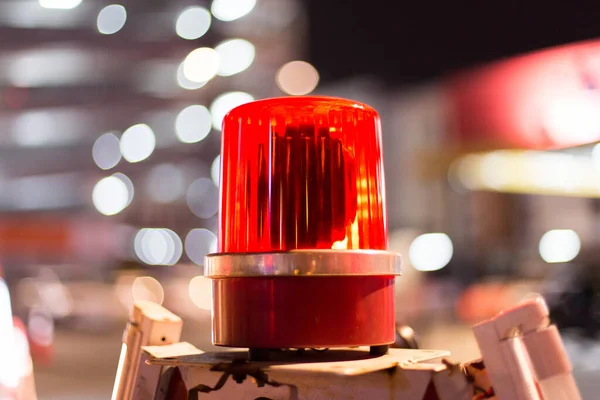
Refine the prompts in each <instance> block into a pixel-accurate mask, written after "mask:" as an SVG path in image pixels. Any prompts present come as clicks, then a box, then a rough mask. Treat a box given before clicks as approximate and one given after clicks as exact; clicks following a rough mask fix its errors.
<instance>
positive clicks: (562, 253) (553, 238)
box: [539, 229, 581, 263]
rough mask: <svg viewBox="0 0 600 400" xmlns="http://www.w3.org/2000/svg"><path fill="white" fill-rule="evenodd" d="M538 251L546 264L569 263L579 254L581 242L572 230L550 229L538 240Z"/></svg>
mask: <svg viewBox="0 0 600 400" xmlns="http://www.w3.org/2000/svg"><path fill="white" fill-rule="evenodd" d="M539 250H540V256H541V257H542V259H543V260H544V261H546V262H547V263H564V262H569V261H571V260H573V259H574V258H575V257H577V255H578V254H579V250H581V240H580V239H579V235H577V232H575V231H574V230H572V229H552V230H550V231H548V232H546V233H544V235H543V236H542V238H541V239H540V245H539Z"/></svg>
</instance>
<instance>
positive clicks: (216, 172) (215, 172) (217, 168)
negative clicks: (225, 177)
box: [210, 154, 221, 186]
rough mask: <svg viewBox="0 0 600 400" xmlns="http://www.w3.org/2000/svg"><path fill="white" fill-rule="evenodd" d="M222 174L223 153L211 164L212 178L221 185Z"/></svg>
mask: <svg viewBox="0 0 600 400" xmlns="http://www.w3.org/2000/svg"><path fill="white" fill-rule="evenodd" d="M220 176H221V155H220V154H219V155H218V156H216V157H215V159H214V161H213V162H212V164H211V165H210V178H211V179H212V181H213V182H214V183H215V185H217V186H219V180H220Z"/></svg>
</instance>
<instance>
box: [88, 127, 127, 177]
mask: <svg viewBox="0 0 600 400" xmlns="http://www.w3.org/2000/svg"><path fill="white" fill-rule="evenodd" d="M92 157H93V159H94V162H95V163H96V165H97V166H98V168H100V169H104V170H107V169H111V168H113V167H115V166H116V165H117V164H118V163H119V161H121V150H120V145H119V138H118V137H117V135H115V134H114V133H110V132H109V133H105V134H103V135H101V136H100V137H98V139H96V141H95V142H94V146H93V147H92Z"/></svg>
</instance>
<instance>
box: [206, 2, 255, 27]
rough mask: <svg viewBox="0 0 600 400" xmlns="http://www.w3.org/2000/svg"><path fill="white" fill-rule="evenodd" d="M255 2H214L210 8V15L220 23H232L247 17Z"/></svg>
mask: <svg viewBox="0 0 600 400" xmlns="http://www.w3.org/2000/svg"><path fill="white" fill-rule="evenodd" d="M255 5H256V0H214V1H213V3H212V7H211V8H210V10H211V12H212V14H213V15H214V16H215V18H217V19H218V20H221V21H225V22H228V21H234V20H236V19H239V18H242V17H243V16H245V15H247V14H248V13H249V12H250V11H252V9H253V8H254V6H255Z"/></svg>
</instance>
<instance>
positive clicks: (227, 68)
mask: <svg viewBox="0 0 600 400" xmlns="http://www.w3.org/2000/svg"><path fill="white" fill-rule="evenodd" d="M215 51H216V52H217V53H218V54H219V58H220V62H219V69H218V71H217V74H218V75H220V76H231V75H235V74H238V73H240V72H242V71H245V70H246V69H248V68H249V67H250V65H252V63H253V62H254V56H255V53H256V50H255V48H254V45H253V44H252V43H250V42H249V41H247V40H244V39H230V40H226V41H224V42H222V43H221V44H219V45H218V46H217V47H215Z"/></svg>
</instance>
